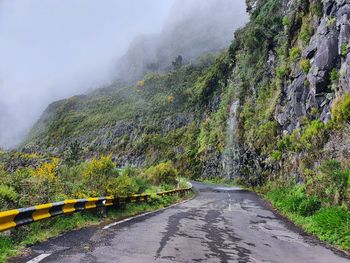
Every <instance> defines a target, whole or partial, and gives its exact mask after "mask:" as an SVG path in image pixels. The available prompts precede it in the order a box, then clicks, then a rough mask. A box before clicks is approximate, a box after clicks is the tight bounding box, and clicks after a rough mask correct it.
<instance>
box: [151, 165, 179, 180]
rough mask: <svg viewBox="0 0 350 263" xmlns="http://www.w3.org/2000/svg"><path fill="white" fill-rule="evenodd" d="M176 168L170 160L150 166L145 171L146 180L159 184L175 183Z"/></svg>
mask: <svg viewBox="0 0 350 263" xmlns="http://www.w3.org/2000/svg"><path fill="white" fill-rule="evenodd" d="M177 175H178V172H177V170H176V169H175V168H174V166H173V164H172V162H165V163H160V164H158V165H156V166H151V167H150V168H148V169H147V170H146V171H145V176H146V178H147V180H148V181H149V182H150V183H151V184H154V185H160V184H172V185H175V184H176V177H177Z"/></svg>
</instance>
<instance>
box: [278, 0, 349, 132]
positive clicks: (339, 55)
mask: <svg viewBox="0 0 350 263" xmlns="http://www.w3.org/2000/svg"><path fill="white" fill-rule="evenodd" d="M289 2H293V1H289ZM323 14H324V15H323V16H322V17H321V18H319V19H318V21H317V22H316V25H317V27H316V30H315V34H314V35H313V36H312V37H311V40H310V42H309V44H308V45H307V46H306V47H305V48H304V50H303V51H302V57H303V58H304V59H307V60H309V61H310V66H311V67H310V71H309V72H308V74H306V75H305V74H304V73H303V72H302V71H301V70H300V68H299V67H296V69H294V70H293V72H292V74H291V75H292V76H294V78H291V79H289V80H288V81H286V83H284V88H283V94H284V98H283V100H282V102H281V105H284V106H281V107H278V110H276V115H275V119H276V120H277V121H278V123H279V124H280V125H281V126H282V127H283V130H286V131H288V132H292V131H293V130H294V129H295V128H297V127H299V126H300V122H301V120H302V118H303V117H304V116H308V117H311V112H312V110H313V109H316V110H318V111H319V112H320V113H321V119H322V121H323V122H325V123H326V122H327V121H328V120H329V119H330V109H331V104H332V101H333V98H334V95H332V94H334V93H337V92H344V91H349V90H350V87H349V76H350V75H349V73H350V69H349V54H347V55H346V56H345V57H344V54H343V53H344V52H346V53H348V52H347V51H346V49H348V48H347V46H348V45H349V43H350V21H349V17H350V3H349V2H348V1H324V5H323ZM332 71H335V72H339V75H340V80H339V83H337V85H336V87H335V88H336V90H332V87H331V84H332V80H331V72H332Z"/></svg>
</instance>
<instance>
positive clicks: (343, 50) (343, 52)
mask: <svg viewBox="0 0 350 263" xmlns="http://www.w3.org/2000/svg"><path fill="white" fill-rule="evenodd" d="M340 49H341V55H342V56H343V57H346V55H347V54H348V50H349V45H348V44H342V45H341V47H340Z"/></svg>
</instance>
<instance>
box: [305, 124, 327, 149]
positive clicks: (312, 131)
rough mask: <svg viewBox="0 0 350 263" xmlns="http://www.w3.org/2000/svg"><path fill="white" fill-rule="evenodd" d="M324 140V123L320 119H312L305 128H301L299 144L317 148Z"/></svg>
mask: <svg viewBox="0 0 350 263" xmlns="http://www.w3.org/2000/svg"><path fill="white" fill-rule="evenodd" d="M324 141H325V125H324V124H323V122H322V121H320V120H314V121H312V122H311V123H310V124H309V125H308V126H306V128H305V129H303V131H302V134H301V136H300V144H301V146H304V147H306V148H307V149H312V148H318V147H320V146H322V145H323V143H324Z"/></svg>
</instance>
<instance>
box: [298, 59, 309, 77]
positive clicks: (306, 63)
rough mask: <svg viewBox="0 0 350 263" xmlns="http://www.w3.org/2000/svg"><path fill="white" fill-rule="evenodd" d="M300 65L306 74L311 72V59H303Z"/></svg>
mask: <svg viewBox="0 0 350 263" xmlns="http://www.w3.org/2000/svg"><path fill="white" fill-rule="evenodd" d="M300 67H301V69H302V71H303V72H304V73H305V74H307V73H309V71H310V67H311V63H310V60H309V59H302V60H301V61H300Z"/></svg>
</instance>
